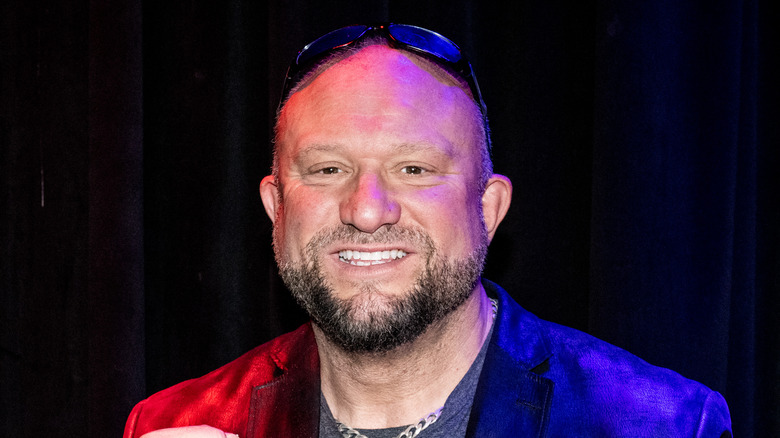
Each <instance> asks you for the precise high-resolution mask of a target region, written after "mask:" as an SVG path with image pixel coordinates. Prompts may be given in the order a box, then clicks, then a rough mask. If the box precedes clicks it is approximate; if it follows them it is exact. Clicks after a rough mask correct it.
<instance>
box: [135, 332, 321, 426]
mask: <svg viewBox="0 0 780 438" xmlns="http://www.w3.org/2000/svg"><path fill="white" fill-rule="evenodd" d="M312 345H314V336H313V333H312V331H311V325H310V324H308V323H307V324H304V325H303V326H301V327H299V328H298V329H297V330H295V331H293V332H290V333H287V334H284V335H282V336H279V337H277V338H275V339H272V340H271V341H269V342H267V343H265V344H263V345H260V346H258V347H255V348H254V349H252V350H250V351H249V352H247V353H245V354H243V355H241V356H240V357H238V358H237V359H235V360H233V361H231V362H229V363H228V364H226V365H223V366H222V367H220V368H217V369H216V370H214V371H211V372H210V373H208V374H205V375H203V376H201V377H198V378H194V379H190V380H186V381H183V382H181V383H178V384H176V385H174V386H171V387H170V388H167V389H164V390H162V391H159V392H157V393H155V394H153V395H151V396H150V397H149V398H147V399H145V400H143V401H141V402H139V403H138V404H137V405H136V406H135V407H134V408H133V410H132V412H131V414H130V416H129V418H128V421H127V424H126V426H125V434H124V437H125V438H130V437H136V436H141V435H143V434H144V433H146V432H149V431H153V430H157V429H163V428H167V427H180V426H188V425H199V424H208V425H210V426H214V427H217V428H220V429H222V430H224V431H227V432H233V433H243V431H244V429H245V427H246V420H247V414H248V412H249V403H250V400H251V397H252V389H253V388H254V387H256V386H261V385H265V384H267V383H269V382H271V381H272V380H274V379H275V378H276V377H278V376H279V375H281V374H283V373H284V372H285V371H286V370H287V369H288V368H290V367H294V366H296V365H295V364H294V361H295V360H296V359H297V358H296V357H295V356H296V355H300V354H303V353H304V352H308V354H309V355H310V354H311V347H312ZM314 348H315V353H316V347H314Z"/></svg>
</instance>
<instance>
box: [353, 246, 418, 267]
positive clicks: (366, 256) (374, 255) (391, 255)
mask: <svg viewBox="0 0 780 438" xmlns="http://www.w3.org/2000/svg"><path fill="white" fill-rule="evenodd" d="M404 257H406V251H404V250H402V249H392V250H387V251H373V252H364V251H353V250H351V249H345V250H342V251H339V260H341V261H342V262H344V263H349V264H350V265H354V266H373V265H381V264H383V263H389V262H392V261H393V260H398V259H401V258H404Z"/></svg>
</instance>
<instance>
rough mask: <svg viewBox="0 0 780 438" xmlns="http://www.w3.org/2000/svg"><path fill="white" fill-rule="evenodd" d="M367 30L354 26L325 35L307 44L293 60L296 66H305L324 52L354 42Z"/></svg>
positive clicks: (366, 28) (365, 27)
mask: <svg viewBox="0 0 780 438" xmlns="http://www.w3.org/2000/svg"><path fill="white" fill-rule="evenodd" d="M367 30H368V26H364V25H356V26H348V27H344V28H341V29H338V30H334V31H333V32H330V33H327V34H325V35H323V36H321V37H319V38H317V39H316V40H314V41H312V42H311V43H309V44H307V45H306V47H304V48H303V49H302V50H301V51H300V53H298V58H297V59H296V60H295V62H296V64H298V65H301V64H305V63H306V62H307V61H309V60H311V59H313V58H316V57H317V56H319V55H321V54H323V53H325V52H328V51H330V50H332V49H335V48H336V47H339V46H342V45H344V44H348V43H351V42H352V41H355V40H356V39H358V38H360V37H361V36H362V35H363V34H364V33H365V32H366V31H367Z"/></svg>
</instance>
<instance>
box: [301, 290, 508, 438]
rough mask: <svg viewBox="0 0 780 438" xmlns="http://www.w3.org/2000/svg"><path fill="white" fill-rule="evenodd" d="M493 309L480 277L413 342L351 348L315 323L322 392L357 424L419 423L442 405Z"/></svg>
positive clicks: (337, 412) (340, 416) (339, 414)
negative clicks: (371, 349) (378, 349)
mask: <svg viewBox="0 0 780 438" xmlns="http://www.w3.org/2000/svg"><path fill="white" fill-rule="evenodd" d="M492 321H493V310H492V307H491V304H490V301H489V299H488V297H487V295H486V294H485V290H484V288H483V287H482V285H481V284H480V283H477V288H476V289H475V290H474V292H473V293H472V294H471V295H470V296H469V298H468V300H466V302H464V303H463V304H462V305H461V306H460V307H458V308H457V309H456V310H455V311H453V312H452V313H451V314H450V315H448V316H447V317H445V318H444V319H443V320H441V321H438V322H437V323H435V324H432V325H431V326H430V327H429V328H428V329H427V330H426V331H425V332H424V333H423V334H422V335H420V337H418V338H417V339H416V340H414V341H413V342H411V343H409V344H406V345H402V346H400V347H398V348H396V349H394V350H392V351H389V352H385V353H365V354H361V353H348V352H345V351H344V350H343V349H341V348H340V347H338V346H336V345H335V344H333V343H331V342H330V340H329V339H327V337H326V336H325V335H324V334H323V333H322V332H321V331H320V330H319V329H318V328H317V327H316V326H314V334H315V337H316V339H317V345H318V349H319V355H320V375H321V381H322V392H323V394H324V396H325V399H326V400H327V402H328V406H329V407H330V409H331V412H332V413H333V416H334V417H335V418H336V419H337V420H339V421H340V422H342V423H344V424H347V425H349V426H351V427H354V428H360V429H380V428H386V427H395V426H403V425H407V424H411V423H416V422H417V421H418V420H419V419H420V418H421V417H423V416H425V415H427V414H428V413H430V412H433V411H435V410H436V409H438V408H440V407H441V406H442V405H444V402H445V401H446V400H447V397H448V396H449V394H450V392H452V390H453V389H454V388H455V386H457V384H458V382H460V380H461V379H462V378H463V376H464V375H465V374H466V371H468V369H469V367H470V366H471V364H472V363H473V362H474V359H475V358H476V357H477V354H478V353H479V350H480V348H481V347H482V344H483V342H484V341H485V339H486V338H487V335H488V333H489V331H490V326H491V323H492Z"/></svg>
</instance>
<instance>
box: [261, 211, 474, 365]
mask: <svg viewBox="0 0 780 438" xmlns="http://www.w3.org/2000/svg"><path fill="white" fill-rule="evenodd" d="M481 229H482V230H483V232H482V235H481V236H480V239H479V242H478V244H477V246H476V248H475V249H474V250H473V251H471V253H470V254H468V255H467V256H465V257H463V258H462V259H454V260H450V259H446V258H444V257H442V256H441V255H439V254H438V252H437V250H436V247H435V245H434V243H433V240H432V239H431V238H430V236H429V235H428V234H427V233H426V232H425V231H423V230H422V229H419V228H407V227H399V226H397V225H394V226H385V227H383V228H380V229H379V230H377V231H376V232H374V233H373V234H367V233H362V232H360V231H358V230H357V229H355V228H353V227H349V226H346V225H344V226H339V227H336V228H329V229H323V230H320V231H319V232H318V233H317V234H316V235H315V236H314V237H313V238H312V239H311V240H310V241H309V243H308V244H307V245H306V247H305V249H304V253H303V260H302V261H301V262H298V263H292V262H290V261H288V260H287V258H286V257H285V256H284V254H281V250H280V248H281V247H280V245H279V244H278V242H277V241H276V240H277V235H276V232H275V233H274V240H275V242H274V248H275V253H276V259H277V263H278V264H279V272H280V274H281V276H282V279H283V280H284V283H285V285H286V286H287V288H288V289H289V290H290V292H291V293H292V295H293V296H294V297H295V299H296V300H297V301H298V303H299V304H300V305H301V307H303V309H304V310H305V311H306V312H307V313H308V314H309V316H310V317H311V319H312V321H313V322H314V324H316V325H317V327H319V328H320V329H321V330H322V332H323V333H324V334H325V335H326V336H327V337H328V338H329V339H330V341H331V342H333V343H334V344H336V345H338V346H340V347H341V348H342V349H343V350H345V351H347V352H351V353H381V352H386V351H390V350H393V349H395V348H396V347H398V346H400V345H403V344H406V343H409V342H411V341H414V340H415V339H417V338H418V337H419V336H420V335H421V334H422V333H423V332H425V330H426V329H427V328H428V327H429V326H430V325H431V324H433V323H435V322H437V321H439V320H441V319H443V318H444V317H445V316H446V315H449V314H450V313H452V311H454V310H455V309H457V308H458V307H459V306H460V305H461V304H463V303H464V302H465V301H466V299H468V297H469V296H470V294H471V292H472V291H473V290H474V288H475V286H476V283H477V281H479V276H480V274H481V272H482V268H483V266H484V262H485V256H486V254H487V245H488V239H487V234H486V232H485V231H484V230H485V228H484V226H483V227H481ZM335 242H338V243H340V244H347V245H348V244H355V245H361V244H363V245H365V244H391V243H396V244H398V243H401V242H403V243H406V244H410V245H413V246H414V247H416V248H420V251H419V254H421V255H422V256H423V258H424V266H423V267H422V270H421V272H420V274H419V275H418V277H417V279H416V280H415V282H414V284H413V285H412V286H411V287H410V289H409V290H407V291H406V292H405V293H403V294H401V295H399V296H394V297H390V298H388V297H386V296H384V295H382V296H381V298H380V297H379V296H378V295H374V297H375V298H376V300H377V301H382V302H383V305H381V306H373V305H372V303H371V297H372V294H380V295H381V291H379V290H378V289H377V288H378V285H375V284H372V283H365V284H362V285H360V288H361V293H360V294H359V295H360V296H361V297H360V298H359V299H358V297H353V298H352V299H346V300H345V299H340V298H337V297H336V294H335V293H334V291H333V289H332V286H331V285H330V284H328V282H327V281H326V279H325V276H324V274H323V272H322V270H321V263H320V258H319V257H320V256H321V254H323V250H322V249H323V248H324V247H325V246H327V245H331V244H333V243H335ZM366 300H368V301H366Z"/></svg>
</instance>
